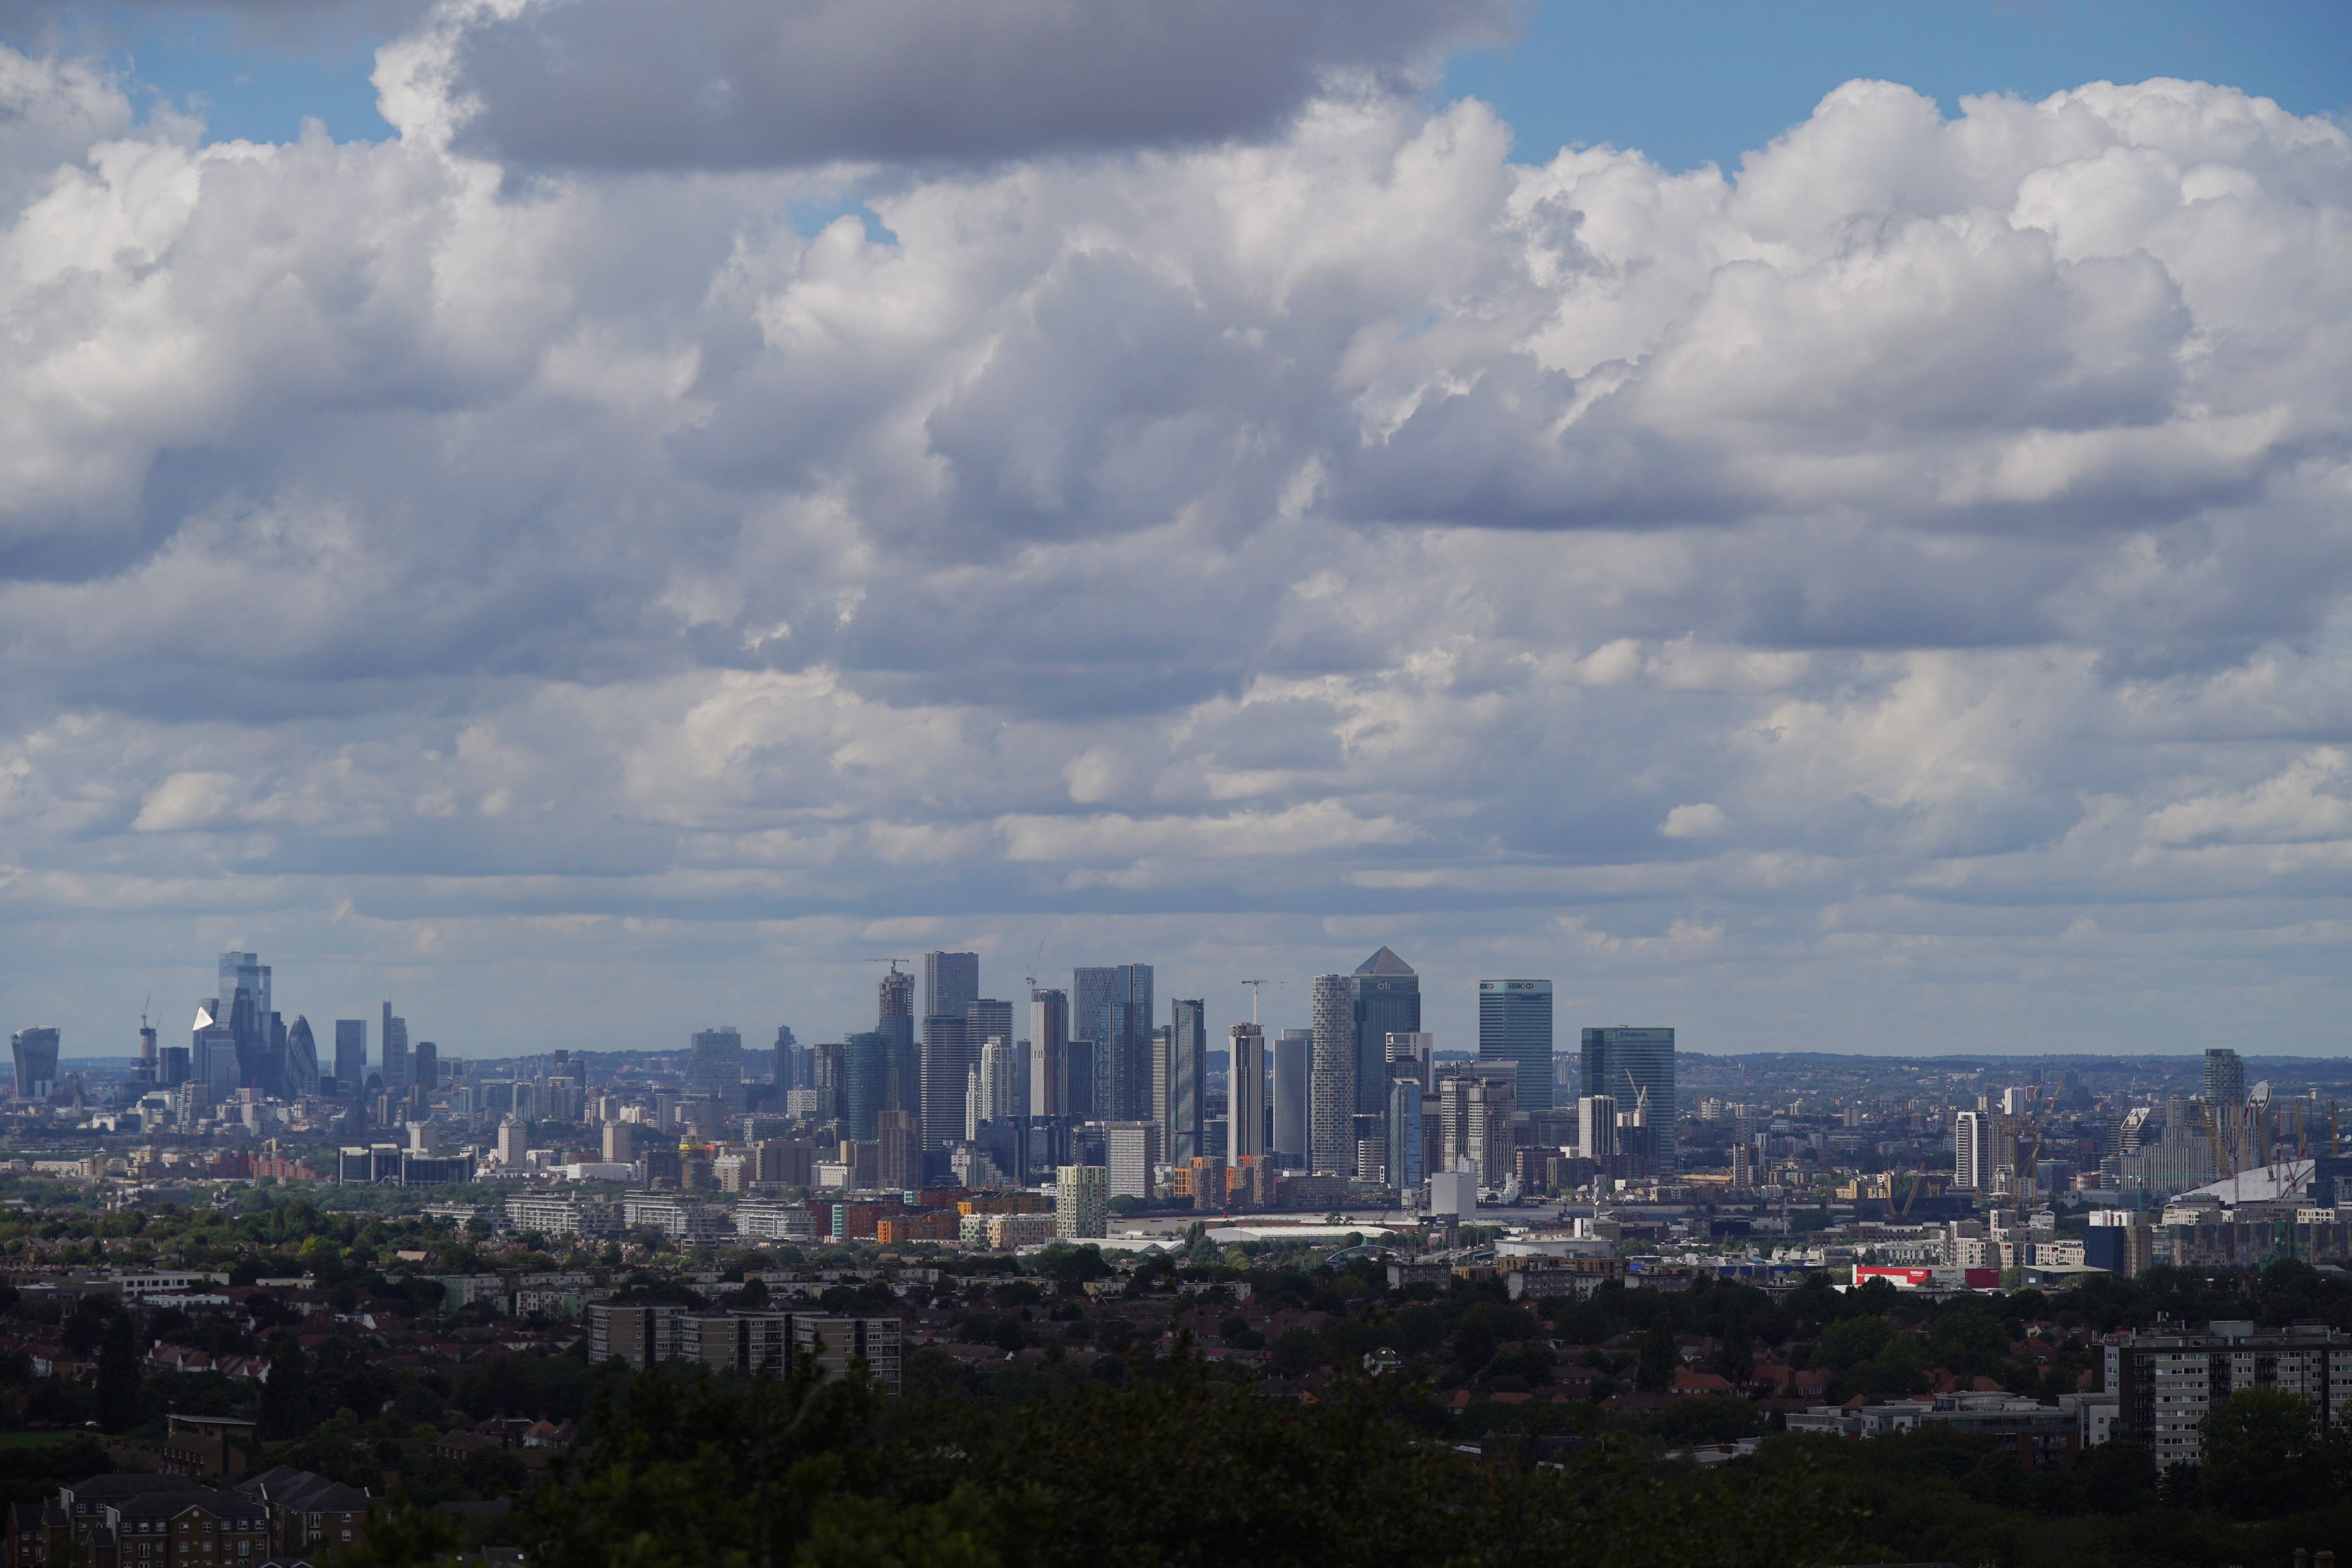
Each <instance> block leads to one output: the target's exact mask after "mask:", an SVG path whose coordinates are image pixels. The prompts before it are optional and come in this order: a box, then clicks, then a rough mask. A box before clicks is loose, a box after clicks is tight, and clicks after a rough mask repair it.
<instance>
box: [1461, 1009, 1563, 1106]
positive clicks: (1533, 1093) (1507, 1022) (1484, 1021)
mask: <svg viewBox="0 0 2352 1568" xmlns="http://www.w3.org/2000/svg"><path fill="white" fill-rule="evenodd" d="M1478 1060H1479V1061H1509V1062H1514V1063H1517V1066H1518V1070H1519V1082H1518V1091H1517V1102H1516V1103H1517V1106H1518V1108H1519V1109H1520V1110H1522V1111H1549V1110H1550V1109H1551V1107H1552V1097H1551V1088H1552V1082H1551V982H1550V981H1549V980H1481V981H1479V982H1478Z"/></svg>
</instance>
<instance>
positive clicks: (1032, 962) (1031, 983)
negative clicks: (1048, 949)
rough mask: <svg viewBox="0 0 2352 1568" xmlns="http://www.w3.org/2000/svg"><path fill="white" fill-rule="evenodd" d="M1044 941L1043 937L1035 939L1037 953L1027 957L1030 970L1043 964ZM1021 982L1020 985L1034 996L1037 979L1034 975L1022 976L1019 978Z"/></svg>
mask: <svg viewBox="0 0 2352 1568" xmlns="http://www.w3.org/2000/svg"><path fill="white" fill-rule="evenodd" d="M1043 962H1045V938H1044V937H1043V936H1040V937H1038V938H1037V951H1036V952H1034V953H1033V954H1031V955H1030V956H1029V967H1030V968H1032V969H1034V968H1036V967H1037V966H1038V965H1039V964H1041V963H1043ZM1021 981H1022V984H1024V985H1025V986H1027V987H1028V988H1029V989H1030V991H1031V993H1032V994H1033V996H1034V993H1035V991H1036V989H1037V977H1036V976H1035V975H1034V974H1030V975H1024V976H1022V977H1021Z"/></svg>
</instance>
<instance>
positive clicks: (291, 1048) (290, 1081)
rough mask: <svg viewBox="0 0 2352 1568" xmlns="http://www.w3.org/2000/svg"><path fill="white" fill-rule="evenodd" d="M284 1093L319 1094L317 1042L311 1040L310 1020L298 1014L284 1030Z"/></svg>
mask: <svg viewBox="0 0 2352 1568" xmlns="http://www.w3.org/2000/svg"><path fill="white" fill-rule="evenodd" d="M285 1073H286V1092H287V1093H289V1094H294V1095H300V1094H316V1093H317V1092H319V1042H318V1041H317V1040H314V1039H312V1038H311V1035H310V1019H307V1018H304V1017H303V1016H302V1015H301V1014H300V1013H296V1014H295V1015H294V1022H293V1023H292V1025H291V1026H289V1028H288V1030H286V1070H285Z"/></svg>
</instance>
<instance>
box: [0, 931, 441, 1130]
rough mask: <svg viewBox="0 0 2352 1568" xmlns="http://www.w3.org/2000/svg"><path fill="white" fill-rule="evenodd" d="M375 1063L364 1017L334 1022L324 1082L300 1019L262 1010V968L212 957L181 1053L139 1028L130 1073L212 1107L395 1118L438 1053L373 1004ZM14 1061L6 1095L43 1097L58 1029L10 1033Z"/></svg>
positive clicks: (434, 1078)
mask: <svg viewBox="0 0 2352 1568" xmlns="http://www.w3.org/2000/svg"><path fill="white" fill-rule="evenodd" d="M10 1044H11V1047H12V1051H13V1054H14V1056H15V1058H16V1097H17V1098H18V1099H19V1100H34V1099H46V1098H47V1097H48V1096H49V1095H50V1093H52V1092H53V1091H54V1089H55V1087H56V1079H57V1069H58V1031H57V1030H54V1029H47V1028H39V1029H27V1030H17V1031H16V1034H15V1035H14V1036H13V1037H12V1039H11V1041H10ZM131 1079H132V1082H134V1083H136V1084H141V1085H145V1086H149V1087H152V1088H157V1089H176V1088H179V1087H181V1086H183V1085H193V1086H194V1088H195V1089H197V1090H200V1091H202V1092H204V1093H205V1095H206V1096H207V1097H208V1098H209V1099H210V1100H212V1101H213V1102H214V1103H219V1102H223V1101H226V1100H228V1099H230V1098H231V1097H232V1096H234V1095H235V1094H236V1092H238V1091H240V1090H249V1091H252V1092H255V1093H257V1094H258V1095H260V1096H262V1097H264V1098H268V1099H278V1100H299V1099H305V1098H311V1097H320V1098H327V1099H334V1098H342V1099H352V1100H357V1099H362V1098H364V1097H368V1096H372V1095H377V1094H383V1095H389V1096H390V1097H391V1098H392V1099H393V1101H394V1102H395V1104H394V1106H392V1107H390V1109H392V1110H394V1111H397V1110H399V1109H400V1108H402V1107H405V1106H407V1105H409V1104H410V1103H412V1102H418V1101H421V1098H422V1097H423V1096H424V1095H425V1094H429V1093H430V1092H432V1091H433V1089H434V1088H435V1087H436V1085H437V1084H438V1083H439V1082H440V1061H439V1051H438V1048H436V1046H435V1045H434V1043H433V1042H432V1041H431V1040H419V1041H417V1042H416V1043H415V1046H414V1047H412V1046H411V1045H410V1043H409V1039H408V1020H406V1019H403V1018H401V1017H399V1016H398V1015H396V1014H395V1013H394V1011H393V1010H392V1004H391V1003H390V1002H386V1003H384V1004H383V1068H382V1071H381V1072H380V1073H371V1072H369V1071H368V1026H367V1020H366V1019H336V1020H335V1055H334V1062H333V1071H332V1072H331V1074H330V1073H328V1072H325V1071H321V1066H320V1061H319V1046H318V1041H317V1040H316V1039H315V1038H313V1036H312V1034H311V1031H310V1019H307V1018H305V1017H303V1016H302V1015H301V1014H299V1013H297V1014H295V1015H294V1021H293V1022H291V1023H289V1022H287V1021H286V1019H285V1016H284V1015H283V1014H282V1013H280V1012H278V1010H277V1009H276V1008H275V1007H274V1006H273V1005H272V998H271V996H270V968H269V966H268V965H267V964H265V963H263V962H262V961H261V957H260V955H258V954H256V953H240V952H228V953H224V954H222V955H221V956H220V985H219V988H217V989H216V990H215V992H214V994H213V995H211V996H208V997H203V998H198V999H197V1002H196V1017H195V1022H194V1024H193V1025H192V1026H191V1027H190V1030H189V1037H188V1043H187V1044H186V1045H184V1046H178V1045H172V1046H162V1047H161V1048H160V1049H159V1047H158V1043H157V1038H156V1031H155V1030H154V1029H153V1028H152V1027H150V1026H149V1025H148V1024H147V1022H146V1020H145V1019H142V1020H140V1028H139V1054H138V1058H137V1061H135V1063H134V1064H133V1066H132V1069H131Z"/></svg>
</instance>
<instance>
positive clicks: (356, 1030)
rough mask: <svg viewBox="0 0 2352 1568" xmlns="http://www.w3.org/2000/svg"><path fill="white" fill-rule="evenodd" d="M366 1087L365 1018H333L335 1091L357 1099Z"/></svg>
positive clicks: (344, 1096) (347, 1097) (348, 1098)
mask: <svg viewBox="0 0 2352 1568" xmlns="http://www.w3.org/2000/svg"><path fill="white" fill-rule="evenodd" d="M366 1087H367V1019H336V1020H335V1092H336V1093H338V1094H341V1096H342V1097H343V1098H344V1099H346V1100H352V1099H357V1098H358V1097H359V1092H360V1091H361V1090H362V1089H364V1088H366Z"/></svg>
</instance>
